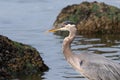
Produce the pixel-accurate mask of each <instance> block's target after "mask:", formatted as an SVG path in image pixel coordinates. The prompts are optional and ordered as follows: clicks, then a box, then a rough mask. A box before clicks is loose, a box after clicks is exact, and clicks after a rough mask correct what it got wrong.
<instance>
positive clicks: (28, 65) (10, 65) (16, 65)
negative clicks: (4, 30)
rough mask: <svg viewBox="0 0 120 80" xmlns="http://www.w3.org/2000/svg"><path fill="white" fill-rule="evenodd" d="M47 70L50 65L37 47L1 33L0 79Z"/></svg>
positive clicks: (4, 79) (5, 79)
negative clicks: (13, 39)
mask: <svg viewBox="0 0 120 80" xmlns="http://www.w3.org/2000/svg"><path fill="white" fill-rule="evenodd" d="M46 70H48V67H47V66H46V65H45V64H44V62H43V60H42V58H41V57H40V54H39V52H38V51H37V50H36V49H35V48H33V47H31V46H29V45H26V44H22V43H18V42H16V41H12V40H10V39H8V38H7V37H5V36H2V35H0V80H7V79H10V78H14V77H16V76H17V75H19V74H23V75H24V74H33V73H41V72H43V71H46Z"/></svg>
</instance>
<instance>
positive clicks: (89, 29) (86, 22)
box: [54, 1, 120, 34]
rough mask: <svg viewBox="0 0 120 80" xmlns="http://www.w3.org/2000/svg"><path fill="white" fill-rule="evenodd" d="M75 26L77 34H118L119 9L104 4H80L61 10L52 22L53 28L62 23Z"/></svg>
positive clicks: (119, 27)
mask: <svg viewBox="0 0 120 80" xmlns="http://www.w3.org/2000/svg"><path fill="white" fill-rule="evenodd" d="M66 20H69V21H72V22H74V23H76V24H77V27H78V33H79V34H89V33H90V34H91V33H103V34H104V33H105V34H106V33H120V9H119V8H117V7H114V6H111V5H107V4H105V3H98V2H96V1H95V2H82V3H81V4H74V5H70V6H67V7H65V8H63V9H62V11H61V13H60V14H59V15H58V16H57V19H56V21H55V22H54V26H55V27H59V24H60V23H62V22H63V21H66Z"/></svg>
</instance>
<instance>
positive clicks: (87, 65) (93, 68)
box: [80, 54, 120, 80]
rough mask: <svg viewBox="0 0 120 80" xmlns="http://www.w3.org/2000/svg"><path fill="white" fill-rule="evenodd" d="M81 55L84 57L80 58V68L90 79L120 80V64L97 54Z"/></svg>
mask: <svg viewBox="0 0 120 80" xmlns="http://www.w3.org/2000/svg"><path fill="white" fill-rule="evenodd" d="M80 57H81V58H80V59H82V60H80V68H82V69H83V73H82V74H83V75H85V76H86V77H87V78H88V79H90V80H120V64H117V63H115V62H113V61H112V60H109V59H107V58H105V57H103V56H99V55H96V54H84V55H81V56H80ZM81 61H83V62H81ZM81 64H82V65H81Z"/></svg>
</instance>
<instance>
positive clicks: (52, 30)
mask: <svg viewBox="0 0 120 80" xmlns="http://www.w3.org/2000/svg"><path fill="white" fill-rule="evenodd" d="M58 30H59V29H50V30H48V32H56V31H58Z"/></svg>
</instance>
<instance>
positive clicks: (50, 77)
mask: <svg viewBox="0 0 120 80" xmlns="http://www.w3.org/2000/svg"><path fill="white" fill-rule="evenodd" d="M81 1H86V0H80V1H79V0H74V1H73V0H55V1H53V0H51V1H50V0H0V34H1V35H5V36H8V37H9V38H10V39H12V40H15V41H18V42H22V43H25V44H29V45H32V46H33V47H35V48H36V49H37V50H38V51H39V52H40V53H41V54H40V55H41V56H42V58H43V60H44V61H45V63H46V64H47V65H48V66H49V67H50V70H49V71H48V72H45V73H44V75H43V76H42V78H40V75H39V76H36V75H33V76H29V75H28V76H21V77H20V78H21V80H68V79H69V80H85V78H83V77H82V76H81V75H79V73H78V72H76V71H74V70H73V69H72V68H71V67H70V66H69V65H68V63H67V62H66V61H65V59H64V57H63V54H62V51H61V44H62V41H63V38H62V37H61V36H56V35H53V34H51V33H50V34H46V33H45V31H46V30H48V29H50V28H52V24H53V22H54V21H55V19H56V17H57V15H58V14H59V12H60V11H61V9H62V8H63V7H65V6H67V5H70V4H74V3H80V2H81ZM89 1H93V0H89ZM99 1H100V2H101V1H102V2H103V1H104V0H99ZM104 2H105V3H107V4H111V5H115V6H117V7H120V1H119V0H114V1H113V0H105V1H104ZM72 48H73V51H74V52H81V51H86V50H87V51H90V52H94V53H98V54H101V55H103V56H106V57H107V58H110V59H112V60H114V61H116V62H120V35H111V34H110V35H89V36H88V35H80V36H77V38H76V39H75V40H74V42H73V43H72Z"/></svg>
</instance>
